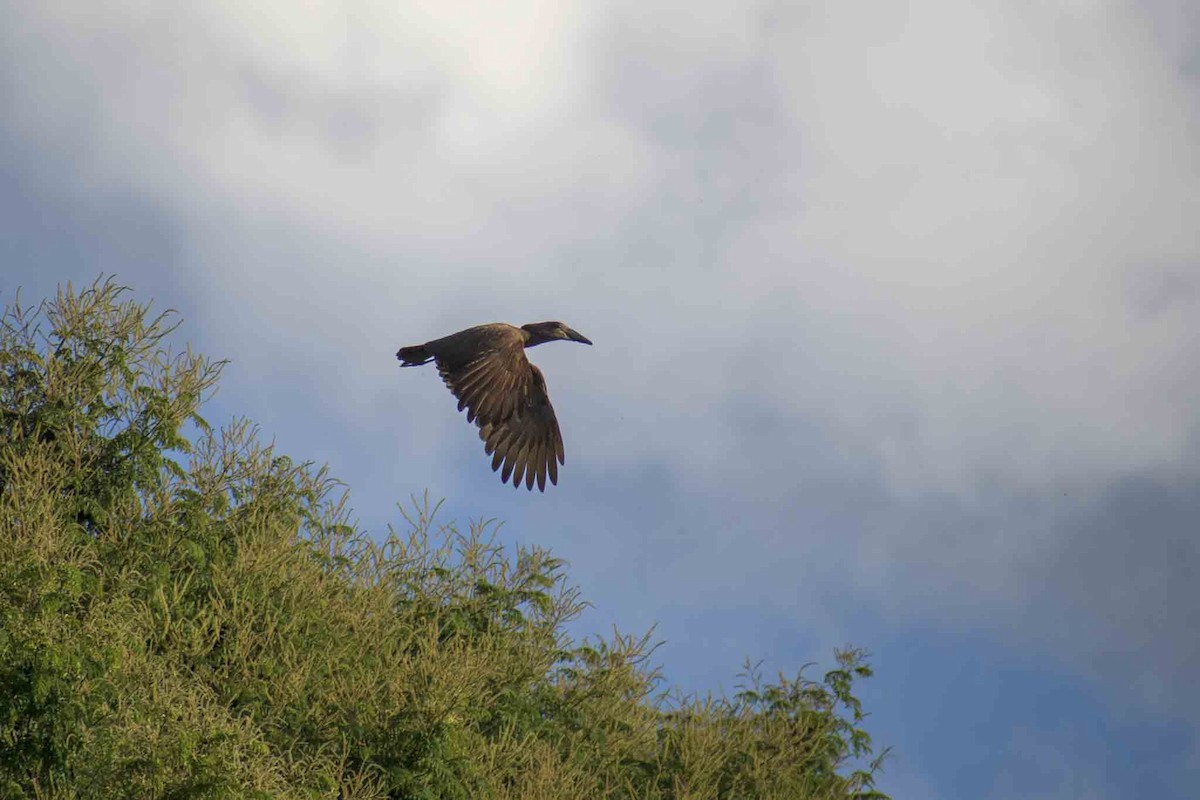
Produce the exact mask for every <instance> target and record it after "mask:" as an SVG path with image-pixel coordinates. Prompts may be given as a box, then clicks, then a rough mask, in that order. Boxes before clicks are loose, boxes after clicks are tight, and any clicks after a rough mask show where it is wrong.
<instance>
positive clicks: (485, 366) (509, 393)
mask: <svg viewBox="0 0 1200 800" xmlns="http://www.w3.org/2000/svg"><path fill="white" fill-rule="evenodd" d="M437 365H438V373H439V374H440V375H441V376H442V380H443V381H445V383H446V386H447V387H449V389H450V391H451V392H453V394H454V396H455V397H457V398H458V410H459V411H462V410H463V409H466V411H467V420H468V421H472V422H474V423H475V424H476V425H478V426H479V438H480V439H482V440H483V442H484V450H485V451H486V452H487V454H488V455H490V456H492V469H493V470H499V469H500V468H501V466H503V470H502V471H501V473H500V480H501V481H502V482H504V483H508V480H509V478H510V477H511V478H512V484H513V486H514V487H519V486H520V485H521V482H522V479H523V480H524V482H525V488H527V489H532V488H533V484H534V481H536V482H537V485H538V489H539V490H541V491H545V488H546V476H547V475H549V477H550V483H552V484H556V483H558V465H559V464H563V463H566V462H565V457H564V453H563V441H562V433H561V432H560V431H559V429H558V419H557V418H556V417H555V416H554V408H553V406H551V405H550V396H549V395H548V394H547V392H546V379H545V378H544V377H542V372H541V370H539V369H538V368H537V367H535V366H534V365H533V364H530V363H529V359H527V358H526V357H525V348H524V346H523V345H522V344H520V343H516V342H514V343H513V344H512V345H511V346H501V347H499V348H497V349H493V350H489V351H487V352H485V353H484V354H482V355H480V356H478V357H477V358H475V359H474V360H472V361H469V362H467V363H465V364H461V366H460V365H459V364H455V363H454V362H453V361H451V360H450V359H448V358H447V359H442V358H438V360H437Z"/></svg>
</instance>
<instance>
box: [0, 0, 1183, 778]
mask: <svg viewBox="0 0 1200 800" xmlns="http://www.w3.org/2000/svg"><path fill="white" fill-rule="evenodd" d="M0 13H2V16H3V18H4V19H5V24H4V25H3V26H0V102H2V103H3V106H2V107H3V108H4V109H5V112H4V113H3V114H2V115H0V294H2V295H3V298H4V302H5V303H8V302H11V299H12V296H13V293H14V291H15V289H16V288H17V287H23V296H24V297H25V298H26V299H32V298H38V297H42V296H46V295H48V294H50V293H52V292H53V291H54V288H55V287H56V286H57V285H58V284H59V283H62V282H65V281H68V280H70V281H74V282H75V284H76V285H80V284H88V283H90V282H91V281H92V280H94V279H95V278H96V277H97V276H98V275H99V274H101V273H105V274H115V275H116V277H117V279H118V280H119V282H121V283H123V284H127V285H129V286H131V287H133V288H134V290H135V292H136V295H135V296H136V297H137V298H138V299H140V300H143V301H145V300H151V299H152V300H154V301H155V304H156V307H159V308H166V307H170V308H175V309H178V310H179V312H180V314H181V315H182V317H183V318H184V320H185V322H184V327H183V328H182V331H181V334H180V335H181V337H182V338H184V339H186V340H187V341H190V342H191V343H193V344H194V345H195V346H196V347H197V348H198V349H199V350H201V351H202V352H204V353H206V354H208V355H210V356H212V357H215V358H228V359H229V360H230V364H229V366H228V367H227V369H226V371H225V374H224V379H223V381H222V385H221V389H220V391H219V393H218V395H217V396H216V397H215V398H214V399H213V400H212V401H211V402H210V404H209V406H208V413H207V416H208V418H209V420H210V421H212V422H217V423H220V422H222V421H224V420H228V419H229V418H231V417H233V416H246V417H249V418H250V419H252V420H253V421H255V422H256V423H257V424H258V425H259V426H260V429H261V432H262V434H263V435H264V437H266V438H268V439H273V440H274V441H275V442H276V443H277V446H278V447H279V448H280V449H281V450H282V451H284V452H287V453H289V454H291V455H293V456H294V457H297V458H300V459H313V460H315V461H317V462H319V463H328V464H329V465H330V467H331V470H332V471H333V473H334V474H335V475H337V476H338V477H340V478H341V479H343V480H344V481H345V482H346V483H347V485H348V486H349V487H350V502H351V504H352V505H353V507H354V509H355V513H356V516H357V518H358V519H359V520H360V522H361V524H362V525H363V526H364V528H366V529H368V530H371V531H377V532H380V533H382V532H383V531H384V530H385V528H386V525H387V523H389V522H393V523H398V522H400V517H399V514H398V512H397V511H396V509H395V503H396V502H397V501H401V502H406V501H407V499H408V498H409V497H411V496H413V495H419V494H421V493H422V492H424V491H426V490H428V491H429V493H430V496H431V497H433V498H435V499H436V498H445V505H444V507H443V511H442V514H443V517H444V519H446V520H447V521H449V520H458V521H459V522H460V523H462V524H466V523H467V522H468V521H470V520H475V519H481V518H495V519H499V520H503V521H504V526H503V527H502V528H501V533H500V537H501V539H502V541H504V542H506V543H509V544H517V543H523V544H538V545H543V546H548V547H550V548H551V549H552V550H553V551H554V553H555V554H556V555H558V556H560V557H562V558H564V559H566V560H567V561H568V562H569V563H570V565H571V566H570V578H571V580H572V581H573V582H574V583H576V584H577V585H578V586H579V587H580V589H581V590H582V593H583V595H584V597H586V598H588V599H589V600H591V601H592V603H593V604H594V607H593V608H592V609H591V610H590V611H589V612H588V613H587V614H586V615H585V617H584V618H583V619H582V620H581V621H580V622H579V624H578V630H579V633H580V635H582V634H583V633H590V632H595V633H604V632H606V631H609V630H611V628H612V626H614V625H615V626H617V627H618V628H619V629H621V630H623V631H628V632H642V631H645V630H646V629H648V628H649V627H650V626H652V625H656V626H657V627H656V628H655V635H656V637H658V638H660V639H662V640H664V644H663V645H662V647H661V648H660V649H659V650H658V651H657V657H658V659H659V661H660V663H661V665H662V667H663V669H664V671H665V674H666V676H667V677H668V679H669V680H670V681H671V682H672V683H674V684H675V685H678V686H680V687H683V688H685V689H687V690H690V691H732V690H733V689H734V688H735V687H736V684H737V673H738V671H739V669H740V667H741V665H742V663H743V661H744V660H745V659H746V658H747V657H749V658H751V659H752V660H755V661H757V660H760V659H761V661H762V663H763V666H764V668H765V669H766V670H767V671H768V672H773V671H776V670H782V671H784V672H786V673H789V674H791V673H794V671H795V670H796V669H797V668H799V667H800V665H802V664H804V663H808V662H813V663H815V664H816V666H815V667H814V668H813V673H812V674H819V672H820V670H821V669H822V668H825V667H827V666H829V665H830V664H832V652H833V649H834V648H835V647H839V646H842V645H846V644H853V645H857V646H860V647H863V648H865V649H867V650H869V651H870V652H871V653H872V654H873V656H872V663H873V664H874V666H875V668H876V670H877V674H876V677H875V678H873V679H871V680H870V681H868V682H867V683H865V684H863V686H862V696H863V699H864V702H865V705H866V708H867V710H868V711H869V712H870V713H871V714H872V716H871V717H870V719H869V721H868V725H867V727H868V730H870V731H871V732H872V734H873V735H874V737H875V740H876V742H877V743H878V744H880V745H890V746H892V747H893V752H894V755H893V757H892V759H891V760H890V761H889V762H888V764H887V767H886V770H885V772H884V774H883V775H882V776H881V779H880V788H881V789H882V790H883V791H886V792H890V793H892V794H893V795H894V796H895V797H896V798H930V800H951V799H952V798H961V797H971V798H983V799H984V800H1006V799H1007V798H1047V799H1050V798H1054V799H1055V800H1069V799H1074V798H1099V799H1101V800H1108V799H1109V798H1141V797H1158V798H1191V797H1195V796H1197V795H1198V794H1200V779H1197V776H1198V775H1200V734H1198V730H1197V723H1196V720H1197V719H1200V688H1198V687H1200V684H1198V683H1197V682H1196V680H1195V677H1194V676H1195V674H1196V673H1197V672H1198V671H1200V636H1197V634H1196V632H1197V629H1198V628H1200V589H1198V588H1197V582H1196V576H1197V574H1198V573H1200V538H1198V536H1197V533H1198V532H1200V531H1198V525H1197V522H1196V521H1197V519H1200V492H1198V491H1197V489H1198V488H1200V402H1198V401H1200V234H1198V233H1197V225H1196V220H1197V219H1200V6H1197V5H1196V4H1195V3H1193V2H1191V0H1139V1H1138V2H1133V1H1132V0H1131V1H1130V2H1120V1H1119V0H1045V2H1039V3H1026V2H1012V0H910V1H909V2H878V1H876V2H867V0H811V2H806V3H772V2H757V1H756V0H742V1H741V2H728V3H717V2H703V1H702V2H691V3H668V2H660V0H649V2H647V1H646V0H641V1H640V2H622V1H621V0H617V2H609V3H579V2H567V1H566V0H514V2H510V3H506V4H502V5H501V4H495V5H492V6H486V5H483V4H478V3H455V2H444V1H443V0H439V1H438V2H426V1H422V2H412V3H382V2H374V1H372V0H342V2H330V1H328V0H309V1H308V2H305V3H283V2H255V1H254V0H236V2H235V1H233V0H229V1H227V2H219V1H218V0H214V1H213V2H209V3H204V4H194V3H168V2H163V3H147V2H144V1H143V0H95V1H94V2H90V3H87V4H82V3H77V2H69V1H64V2H59V1H57V0H42V2H39V3H27V2H11V0H0ZM546 319H561V320H563V321H565V322H567V324H569V325H571V326H572V327H574V328H576V329H577V330H579V331H581V332H582V333H584V334H585V335H586V336H588V337H589V338H591V339H592V340H593V341H594V342H595V346H594V347H591V348H585V347H580V346H578V345H574V344H557V343H553V344H548V345H545V346H543V347H539V348H538V349H537V350H535V351H531V357H532V360H533V361H534V362H535V363H537V364H538V365H539V366H540V367H541V368H542V369H543V371H544V372H545V374H546V378H547V382H548V384H549V387H550V394H551V397H552V399H553V401H554V404H555V409H556V411H557V414H558V419H559V422H560V425H561V427H562V430H563V435H564V439H565V442H566V452H567V463H566V466H565V467H564V468H563V469H562V471H561V473H560V479H559V485H558V486H557V487H553V488H550V489H548V490H547V491H546V493H545V494H538V493H537V492H534V493H532V494H530V493H528V492H526V491H525V490H524V489H522V490H521V491H519V492H514V490H513V489H512V487H505V486H502V485H501V484H500V482H499V480H498V478H497V476H496V475H494V474H493V473H492V472H491V471H490V465H489V463H488V459H487V458H486V457H485V456H484V454H483V452H482V445H481V443H480V442H479V440H478V438H477V436H476V434H475V432H474V430H473V429H472V427H471V426H469V425H468V424H467V423H466V422H465V419H464V418H463V416H462V415H460V414H458V413H457V412H456V411H455V407H454V401H453V399H452V398H451V397H450V396H449V394H448V393H447V392H446V391H445V389H444V388H443V387H442V386H441V384H440V381H439V379H438V377H437V374H436V372H435V371H434V370H432V369H431V368H427V369H425V370H404V371H403V372H402V371H400V370H399V369H397V366H396V361H395V359H394V356H393V354H394V352H395V350H396V348H397V347H398V346H400V345H406V344H416V343H420V342H423V341H425V340H428V339H432V338H436V337H438V336H441V335H445V334H448V333H451V332H453V331H456V330H459V329H461V328H464V327H467V326H469V325H473V324H478V323H482V322H491V321H498V320H502V321H508V322H512V323H516V324H520V323H523V322H530V321H539V320H546Z"/></svg>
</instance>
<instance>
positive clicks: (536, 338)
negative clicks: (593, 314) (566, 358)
mask: <svg viewBox="0 0 1200 800" xmlns="http://www.w3.org/2000/svg"><path fill="white" fill-rule="evenodd" d="M521 330H523V331H525V339H526V341H525V346H526V347H533V346H534V345H539V344H543V343H545V342H553V341H555V340H556V339H565V340H567V341H570V342H579V343H580V344H591V343H592V340H591V339H589V338H587V337H586V336H584V335H583V334H582V333H580V332H579V331H575V330H572V329H571V328H568V327H567V326H566V325H563V324H562V323H561V322H531V323H529V324H528V325H522V326H521Z"/></svg>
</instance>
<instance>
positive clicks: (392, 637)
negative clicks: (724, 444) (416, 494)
mask: <svg viewBox="0 0 1200 800" xmlns="http://www.w3.org/2000/svg"><path fill="white" fill-rule="evenodd" d="M126 295H127V292H126V290H125V289H123V288H122V287H119V286H117V285H116V284H114V283H113V282H112V281H111V280H107V281H103V280H102V281H99V282H97V283H96V284H93V285H92V286H91V287H90V288H88V289H86V290H84V291H81V292H78V293H77V292H75V291H73V290H72V289H71V288H70V287H69V286H68V287H67V288H66V289H64V290H61V291H60V292H59V293H58V295H57V297H56V298H54V299H53V300H50V301H48V302H45V303H42V304H41V305H39V306H38V307H37V308H34V309H30V308H26V307H22V306H21V305H20V303H19V301H18V302H15V303H14V304H12V305H11V306H9V307H8V309H7V310H6V312H5V316H4V318H3V324H2V327H0V795H3V796H4V797H11V798H49V797H55V798H93V797H95V798H110V797H111V798H120V797H136V798H143V797H162V798H185V797H188V798H191V797H195V798H199V797H264V798H265V797H272V798H273V797H303V798H323V797H327V798H385V797H387V798H531V799H532V800H537V799H538V798H591V797H596V798H601V797H603V798H664V799H666V798H671V799H672V800H683V799H684V798H689V799H694V800H700V799H701V798H714V799H715V798H773V797H779V798H782V797H788V798H793V797H797V798H853V797H859V798H865V797H882V795H880V794H878V793H877V792H875V791H874V789H873V785H874V784H873V780H874V776H875V774H876V771H877V769H878V765H879V760H878V759H876V760H875V761H873V762H869V763H866V764H865V766H864V768H863V769H861V770H854V769H853V765H855V764H861V763H863V762H865V761H866V760H867V759H868V757H869V755H870V753H871V746H870V739H869V737H868V735H867V734H866V732H865V731H864V730H862V729H861V727H860V724H861V722H862V719H863V714H862V710H861V707H860V706H859V703H858V701H857V700H856V699H855V697H854V695H853V693H852V689H853V683H854V681H855V680H857V679H859V678H862V677H866V676H868V675H869V674H870V670H869V668H868V667H867V666H866V664H865V660H864V657H863V654H862V653H861V652H858V651H848V652H844V653H840V654H839V656H838V657H839V665H838V668H837V669H834V670H832V671H831V672H829V673H827V674H826V675H825V676H824V679H823V680H822V681H819V682H816V681H810V680H807V679H805V678H804V677H803V674H801V675H799V676H798V677H797V678H796V679H787V678H784V677H781V678H780V679H779V680H778V682H776V683H770V684H766V683H764V682H763V681H762V679H761V677H760V676H759V675H757V674H756V673H755V672H754V671H753V670H748V671H747V678H748V682H747V686H746V687H745V688H744V690H743V691H741V692H740V693H738V694H737V695H735V696H734V697H733V698H732V699H726V698H713V697H704V698H697V697H692V698H688V697H681V696H679V695H678V694H669V693H666V692H663V691H662V687H661V681H660V680H659V677H658V675H657V673H656V672H655V671H654V670H653V669H652V668H651V667H650V664H649V659H650V657H651V653H652V650H653V648H652V647H651V646H650V639H649V636H648V635H647V636H640V637H638V636H625V635H621V634H614V635H613V636H612V637H611V638H610V639H607V640H599V641H588V640H584V641H582V642H575V641H572V640H571V639H570V638H569V637H568V636H567V634H566V633H565V625H566V623H567V622H569V621H571V620H572V619H574V618H576V617H577V616H578V615H579V614H580V612H581V611H582V609H583V607H584V605H585V604H584V603H583V602H582V601H581V600H580V598H579V595H578V592H577V591H576V590H575V589H574V588H572V587H571V586H570V585H569V584H568V583H567V581H566V575H565V572H564V569H563V564H562V562H561V561H559V560H558V559H556V558H554V557H553V556H552V555H551V554H550V553H549V552H548V551H546V550H544V549H541V548H537V547H532V548H518V549H517V550H516V551H515V552H512V553H509V552H507V551H506V550H505V549H504V548H503V547H501V546H500V545H499V544H498V543H497V541H496V536H495V533H496V526H495V525H494V524H493V523H490V522H481V523H478V524H473V525H471V526H469V528H468V529H467V530H466V531H465V532H460V530H459V529H458V528H456V527H455V526H454V525H452V524H444V525H443V524H438V523H436V522H435V516H436V512H437V507H436V506H434V507H431V506H430V504H429V502H428V499H427V498H426V499H414V500H413V501H412V502H411V504H410V505H409V506H408V507H407V508H406V509H405V510H404V511H405V513H404V521H405V525H404V526H403V527H402V528H401V530H400V531H397V530H395V529H390V528H389V530H388V531H387V534H386V535H385V536H382V537H379V538H373V537H371V536H368V535H367V534H365V533H364V532H363V531H361V530H359V529H358V528H356V527H355V526H354V525H351V524H350V523H349V522H348V517H347V513H346V509H345V506H344V499H345V495H344V493H342V492H341V490H340V486H339V485H338V484H337V483H336V482H335V481H333V480H332V479H331V478H330V477H329V475H328V474H327V472H326V470H324V469H321V468H317V467H314V466H313V465H312V464H309V463H296V462H293V461H292V460H290V459H289V458H287V457H286V456H283V455H280V454H277V453H276V452H275V451H274V449H273V448H272V447H269V446H264V445H263V444H261V443H260V442H259V440H258V437H257V435H256V432H255V430H254V428H253V427H252V426H251V425H250V424H248V423H247V422H245V421H244V420H239V421H234V422H233V423H231V424H229V425H227V426H225V427H224V428H223V429H221V430H214V429H212V428H211V427H210V426H209V425H208V424H207V423H206V422H205V421H204V420H203V419H202V418H201V417H200V416H199V414H198V410H199V409H200V407H201V405H202V402H203V400H204V398H205V396H206V395H207V393H209V392H210V391H211V390H212V389H213V387H215V385H216V382H217V379H218V377H219V375H220V371H221V366H222V363H221V362H214V361H211V360H208V359H205V358H203V357H201V356H199V355H197V354H195V353H193V352H191V350H190V349H184V350H182V351H179V352H174V351H172V350H171V349H170V346H169V342H168V340H169V339H170V337H171V334H172V333H173V331H174V329H175V324H176V323H175V322H174V321H173V318H172V316H171V315H170V314H164V315H152V314H151V313H150V311H149V307H148V306H144V305H139V304H138V303H136V302H133V301H132V300H129V299H128V298H127V296H126ZM185 431H186V435H185Z"/></svg>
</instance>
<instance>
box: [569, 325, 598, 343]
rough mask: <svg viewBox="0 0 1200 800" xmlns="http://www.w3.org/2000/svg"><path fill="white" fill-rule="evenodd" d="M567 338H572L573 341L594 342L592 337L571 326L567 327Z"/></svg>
mask: <svg viewBox="0 0 1200 800" xmlns="http://www.w3.org/2000/svg"><path fill="white" fill-rule="evenodd" d="M567 338H568V339H570V340H571V341H572V342H579V343H580V344H591V343H592V340H591V339H589V338H588V337H586V336H584V335H583V334H582V333H580V332H579V331H574V330H571V329H570V328H567Z"/></svg>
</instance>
